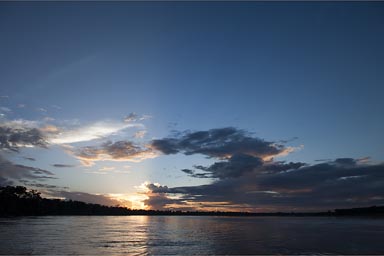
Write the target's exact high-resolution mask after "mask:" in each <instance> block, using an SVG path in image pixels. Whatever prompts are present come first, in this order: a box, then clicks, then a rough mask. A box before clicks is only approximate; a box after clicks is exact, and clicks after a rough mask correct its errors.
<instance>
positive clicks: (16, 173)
mask: <svg viewBox="0 0 384 256" xmlns="http://www.w3.org/2000/svg"><path fill="white" fill-rule="evenodd" d="M53 175H54V174H53V173H52V172H50V171H47V170H43V169H40V168H36V167H31V166H25V165H20V164H14V163H12V162H10V161H8V160H6V159H4V158H3V157H1V156H0V177H1V178H2V182H3V183H4V181H8V182H11V183H14V182H18V181H20V180H23V179H26V180H44V179H54V178H55V177H54V176H53Z"/></svg>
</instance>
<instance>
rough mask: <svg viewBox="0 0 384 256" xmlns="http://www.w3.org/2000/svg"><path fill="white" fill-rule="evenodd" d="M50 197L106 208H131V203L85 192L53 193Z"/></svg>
mask: <svg viewBox="0 0 384 256" xmlns="http://www.w3.org/2000/svg"><path fill="white" fill-rule="evenodd" d="M50 195H51V196H53V197H60V198H65V199H68V200H73V201H81V202H86V203H91V204H101V205H106V206H116V205H121V206H125V207H131V206H132V204H131V202H128V201H127V200H125V201H124V202H122V201H119V200H116V199H113V198H111V197H109V196H107V195H96V194H89V193H85V192H70V191H51V192H50Z"/></svg>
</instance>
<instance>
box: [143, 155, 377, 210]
mask: <svg viewBox="0 0 384 256" xmlns="http://www.w3.org/2000/svg"><path fill="white" fill-rule="evenodd" d="M213 166H214V165H213ZM211 167H212V166H211ZM211 167H208V168H206V169H209V168H211ZM225 167H227V166H225ZM225 167H224V168H225ZM213 169H214V168H213V167H212V170H213ZM223 173H227V171H224V172H223ZM238 174H241V175H239V176H229V175H227V176H225V177H226V178H222V179H216V180H214V181H213V182H212V183H211V184H207V185H200V186H186V187H173V188H167V187H166V186H163V189H162V191H161V193H162V195H161V197H162V198H163V199H162V200H161V201H162V202H164V203H166V205H172V204H177V203H179V202H182V203H181V207H184V205H185V202H188V205H194V206H195V207H196V208H199V207H201V203H204V204H205V205H209V204H213V205H214V204H217V203H219V202H225V203H227V204H228V205H232V206H236V207H237V208H238V209H239V210H243V209H250V208H251V209H254V210H255V209H256V210H257V209H260V211H264V210H265V209H269V210H282V211H289V210H296V211H299V210H327V209H333V208H339V207H358V206H371V205H379V204H384V164H369V165H368V164H361V163H359V162H358V161H357V160H355V159H351V158H348V159H347V158H343V159H341V158H340V159H336V160H335V161H330V162H326V163H320V164H315V165H305V164H303V163H284V162H275V163H267V164H264V165H262V166H259V167H257V168H256V169H255V170H253V171H245V172H240V173H238ZM165 188H166V189H165ZM151 191H152V194H151V195H150V197H151V196H152V197H156V194H159V192H157V190H156V188H153V189H152V190H151ZM167 195H178V197H177V200H172V198H170V197H167ZM164 197H167V199H168V201H167V200H166V199H165V198H164ZM156 200H158V201H159V200H160V199H158V198H157V199H156ZM146 202H147V203H148V204H150V203H151V202H152V200H147V201H146ZM155 202H156V201H155ZM166 205H165V206H163V207H166Z"/></svg>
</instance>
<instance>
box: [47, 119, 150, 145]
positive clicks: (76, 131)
mask: <svg viewBox="0 0 384 256" xmlns="http://www.w3.org/2000/svg"><path fill="white" fill-rule="evenodd" d="M130 127H139V128H143V125H142V124H130V123H120V122H112V121H110V122H106V121H104V122H96V123H93V124H90V125H86V126H82V127H77V128H71V129H68V128H61V129H59V130H58V131H57V132H55V133H53V134H52V133H51V134H48V135H47V137H48V141H49V143H52V144H71V143H78V142H85V141H92V140H96V139H103V138H106V137H108V136H111V135H114V134H117V133H118V132H121V131H123V130H124V129H127V128H130Z"/></svg>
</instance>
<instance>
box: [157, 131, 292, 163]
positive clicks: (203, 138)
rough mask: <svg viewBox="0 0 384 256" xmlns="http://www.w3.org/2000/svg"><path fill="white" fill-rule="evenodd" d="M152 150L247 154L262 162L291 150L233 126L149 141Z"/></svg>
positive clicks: (205, 153) (209, 153)
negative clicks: (261, 159)
mask: <svg viewBox="0 0 384 256" xmlns="http://www.w3.org/2000/svg"><path fill="white" fill-rule="evenodd" d="M151 145H152V147H153V148H154V149H156V150H158V151H160V152H162V153H163V154H166V155H169V154H177V153H183V154H185V155H192V154H203V155H206V156H208V157H215V158H221V159H225V158H230V157H232V156H233V155H249V156H253V157H259V158H263V159H271V158H272V157H274V156H278V155H282V154H285V153H288V152H291V151H292V150H293V149H292V148H287V147H285V146H284V145H280V144H276V143H274V142H269V141H265V140H262V139H259V138H256V137H252V136H250V135H249V134H248V133H247V132H245V131H243V130H239V129H236V128H233V127H227V128H219V129H211V130H208V131H198V132H186V133H183V134H181V135H179V136H175V137H170V138H164V139H157V140H153V141H152V143H151Z"/></svg>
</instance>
